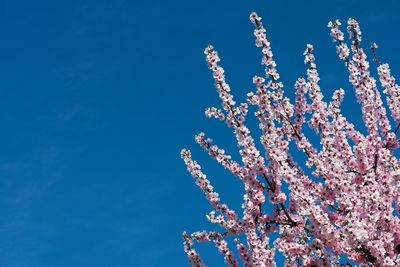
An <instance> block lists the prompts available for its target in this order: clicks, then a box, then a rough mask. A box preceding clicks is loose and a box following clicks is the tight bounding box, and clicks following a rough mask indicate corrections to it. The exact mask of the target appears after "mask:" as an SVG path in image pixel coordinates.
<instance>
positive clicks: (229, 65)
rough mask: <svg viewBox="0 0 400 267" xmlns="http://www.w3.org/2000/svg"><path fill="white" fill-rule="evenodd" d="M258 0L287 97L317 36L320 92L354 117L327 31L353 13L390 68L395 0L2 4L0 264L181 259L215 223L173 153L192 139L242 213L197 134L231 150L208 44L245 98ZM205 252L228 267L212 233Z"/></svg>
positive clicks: (235, 190)
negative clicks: (338, 97) (189, 237)
mask: <svg viewBox="0 0 400 267" xmlns="http://www.w3.org/2000/svg"><path fill="white" fill-rule="evenodd" d="M253 10H255V11H257V12H258V13H259V15H260V16H262V17H263V18H264V20H263V22H264V25H265V27H266V28H267V30H268V36H269V38H270V41H271V42H272V48H273V51H274V54H275V60H276V61H277V63H278V70H279V72H280V74H281V77H282V79H283V81H284V82H285V85H286V91H287V94H288V95H291V96H292V95H293V92H294V90H293V84H294V82H295V79H296V78H297V77H300V76H304V75H305V70H306V69H305V66H304V64H303V56H302V53H303V51H304V49H305V45H306V44H307V43H312V44H314V46H315V54H316V56H317V64H318V66H319V72H320V74H321V78H322V80H321V87H322V90H323V92H325V93H326V97H329V98H330V94H331V93H332V91H333V90H334V89H337V88H339V87H343V88H344V89H345V90H346V92H347V95H346V103H345V107H346V112H347V113H346V115H348V116H349V120H350V121H353V122H355V123H359V116H360V112H359V108H358V106H357V105H354V102H353V101H354V94H353V91H352V89H351V87H350V85H349V83H348V82H347V75H348V74H347V71H346V69H345V67H344V65H343V63H342V62H341V61H340V60H339V59H338V57H337V55H336V52H335V47H334V44H333V43H332V42H331V38H330V36H329V29H328V28H327V27H326V25H327V23H328V21H329V20H331V19H335V18H339V19H341V20H342V21H343V22H344V21H346V20H347V18H348V17H354V18H356V19H357V20H358V21H359V22H360V24H361V27H362V30H363V33H364V36H365V40H366V42H364V47H366V48H367V47H368V45H369V43H370V42H371V41H376V42H377V43H378V45H379V46H380V48H379V50H378V53H379V54H380V56H381V59H382V60H383V61H386V62H389V63H390V64H391V66H392V69H393V73H394V74H395V75H397V77H398V76H399V74H400V71H399V69H400V57H399V51H398V48H399V47H400V43H399V26H400V17H399V16H398V14H399V11H400V2H399V1H395V0H392V1H390V0H381V1H361V0H359V1H354V0H353V1H352V0H346V1H344V0H338V1H319V0H309V1H270V0H247V1H233V0H229V1H228V0H223V1H222V0H221V1H219V0H212V1H211V0H203V1H183V0H172V1H161V0H154V1H144V0H132V1H128V0H113V1H106V0H81V1H77V0H63V1H61V0H60V1H54V0H52V1H50V0H48V1H43V0H38V1H27V0H25V1H22V0H12V1H11V0H8V1H7V0H2V1H0V38H1V41H0V62H1V63H0V266H1V267H67V266H68V267H70V266H74V267H78V266H79V267H80V266H82V267H91V266H93V267H95V266H96V267H97V266H98V267H127V266H139V267H142V266H143V267H145V266H148V267H159V266H186V256H185V254H184V253H183V251H182V240H181V233H182V231H183V230H187V231H189V232H190V231H194V230H202V229H213V228H214V226H213V225H210V224H208V223H207V221H206V218H205V216H204V215H205V213H206V212H208V211H210V206H209V205H208V203H207V202H206V201H205V199H204V197H203V195H202V193H201V192H200V190H199V189H198V188H197V187H196V185H195V184H194V181H193V179H192V178H191V177H190V175H189V174H188V173H187V172H186V170H185V167H184V164H183V162H182V161H181V159H180V156H179V151H180V149H181V148H183V147H187V148H190V149H191V150H192V152H193V155H194V157H195V158H196V159H198V161H199V162H200V163H202V164H203V167H204V170H205V172H206V173H207V174H209V179H210V180H212V181H213V183H214V185H215V188H216V190H217V191H219V192H220V193H221V197H222V199H223V200H224V201H226V202H228V204H230V205H231V206H232V207H235V208H238V209H239V208H240V203H241V198H242V195H241V194H242V187H241V185H240V183H239V182H238V180H237V179H235V177H232V176H231V175H229V174H228V173H227V172H225V171H224V170H223V168H222V167H220V166H219V165H218V164H216V163H215V162H214V161H212V160H211V159H209V158H208V156H207V155H205V153H204V152H203V151H202V150H201V149H200V148H199V147H198V146H197V145H196V143H195V142H194V139H193V137H194V135H195V134H196V133H198V132H199V131H205V132H206V134H208V136H210V137H212V138H213V139H214V140H215V141H216V143H217V144H219V145H221V146H222V147H224V148H225V149H226V150H227V152H229V153H231V154H232V155H233V156H234V157H237V156H238V153H237V151H236V147H235V144H234V137H233V135H232V134H231V130H230V129H227V128H226V127H225V125H224V124H223V123H221V122H217V121H213V120H208V119H206V118H205V117H204V115H203V114H204V108H205V107H208V106H214V105H219V102H218V96H217V94H216V93H215V90H214V88H213V82H212V77H211V75H210V72H209V70H208V69H207V67H206V64H205V62H204V55H203V50H204V48H205V46H206V45H207V44H209V43H212V44H213V45H214V46H215V47H216V49H217V50H218V51H219V52H220V56H221V58H222V65H223V66H224V67H225V69H226V75H227V79H228V82H229V83H230V84H231V87H232V90H233V92H234V94H235V96H236V99H238V100H244V96H245V94H246V93H247V92H249V91H250V90H253V85H252V82H251V78H252V77H253V76H254V75H255V74H258V75H261V74H262V73H263V69H262V67H261V65H260V59H261V53H260V51H259V49H258V48H256V47H255V45H254V38H253V35H252V33H253V28H252V25H251V23H250V22H249V20H248V16H249V14H250V12H251V11H253ZM374 68H375V67H374ZM250 116H251V115H250ZM250 122H251V123H252V125H253V126H254V125H255V121H254V120H253V121H251V119H250ZM251 129H252V131H253V132H254V137H255V138H256V139H257V140H258V133H259V132H258V130H257V128H256V127H252V128H251ZM299 158H300V159H301V156H300V155H299ZM239 212H240V213H241V211H239ZM199 250H200V251H201V252H204V254H205V255H204V259H206V261H207V262H206V263H208V265H209V266H223V261H222V259H221V258H220V257H219V256H218V255H217V252H216V250H215V249H214V248H213V245H200V246H199Z"/></svg>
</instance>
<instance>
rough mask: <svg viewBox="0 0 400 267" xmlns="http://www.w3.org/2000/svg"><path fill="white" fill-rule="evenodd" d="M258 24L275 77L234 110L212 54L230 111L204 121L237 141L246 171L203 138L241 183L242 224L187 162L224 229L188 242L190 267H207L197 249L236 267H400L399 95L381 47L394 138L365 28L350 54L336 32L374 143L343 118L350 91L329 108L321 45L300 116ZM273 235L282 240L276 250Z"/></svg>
mask: <svg viewBox="0 0 400 267" xmlns="http://www.w3.org/2000/svg"><path fill="white" fill-rule="evenodd" d="M250 21H251V22H252V23H253V25H254V28H255V29H254V36H255V38H256V41H255V43H256V46H257V47H260V48H261V51H262V65H263V66H264V72H265V77H259V76H255V77H254V78H253V83H254V85H255V88H256V90H255V91H254V92H250V93H248V94H247V103H240V104H237V103H236V102H235V101H234V99H233V95H232V93H231V89H230V86H229V84H228V83H227V81H226V77H225V73H224V69H223V68H222V67H221V66H220V65H219V62H220V58H219V56H218V53H217V52H216V51H215V50H214V48H213V47H212V46H211V45H210V46H208V47H207V48H206V49H205V55H206V61H207V65H208V67H209V69H210V70H211V71H212V75H213V77H214V85H215V88H216V91H217V93H218V95H219V98H220V100H221V108H216V107H211V108H207V109H206V111H205V114H206V116H207V117H209V118H211V117H213V118H215V119H218V120H220V121H223V122H225V123H226V124H227V125H228V127H231V128H232V129H233V133H234V135H235V138H236V141H237V145H238V148H239V152H240V155H241V162H238V161H235V160H233V159H232V157H231V156H230V155H228V154H227V153H226V152H225V150H224V149H222V148H220V147H219V146H217V145H215V144H213V142H212V140H211V139H210V138H206V136H205V134H204V133H200V134H198V135H197V136H196V138H195V139H196V142H197V143H198V144H199V145H200V146H201V147H202V148H203V149H204V150H205V151H206V152H207V153H208V154H209V155H210V156H211V157H212V158H214V159H215V160H216V161H217V162H218V163H220V164H221V165H222V166H224V168H225V169H227V170H228V171H229V172H230V173H231V174H232V175H234V176H236V177H238V178H239V179H240V181H241V182H243V186H244V191H245V192H244V195H243V204H242V209H243V214H242V215H241V216H239V213H238V212H236V211H234V210H232V209H230V208H229V207H228V205H227V204H224V203H221V200H220V197H219V194H218V193H217V192H215V191H214V188H213V187H212V185H211V182H210V181H209V180H208V179H207V176H206V175H205V174H204V173H203V172H202V171H201V167H200V165H199V164H198V163H197V162H196V161H195V160H193V159H192V156H191V153H190V151H189V150H186V149H184V150H182V152H181V157H182V158H183V160H184V162H185V164H186V166H187V169H188V171H189V173H191V175H192V177H193V178H194V179H195V181H196V184H197V185H198V186H199V187H200V189H201V190H202V191H203V193H204V195H205V197H206V199H207V200H208V201H209V202H210V204H211V206H212V208H213V210H212V211H211V212H209V213H208V214H207V216H206V217H207V219H208V220H209V221H210V222H211V223H215V224H218V225H219V227H221V228H222V229H224V231H223V232H218V231H210V232H206V231H199V232H194V233H192V234H187V233H186V232H184V233H183V239H184V250H185V252H186V253H187V255H188V260H189V263H190V264H191V265H192V266H204V263H203V261H202V260H201V257H200V254H199V253H198V252H197V251H196V250H195V248H194V243H195V242H213V243H214V244H215V245H216V247H217V249H218V251H219V252H220V254H221V255H223V257H224V260H225V263H226V264H227V265H228V266H238V264H239V260H240V261H242V263H243V265H244V266H248V267H249V266H276V262H275V250H276V249H278V250H279V251H280V252H281V253H282V254H283V255H284V256H285V266H310V267H311V266H352V265H351V264H350V263H347V264H346V265H343V264H342V263H341V259H342V257H343V256H346V258H348V259H350V260H352V261H353V262H356V263H358V264H360V266H397V265H398V264H400V259H399V253H400V220H399V217H398V212H399V211H400V190H399V188H400V164H399V160H398V159H397V158H396V157H395V155H394V153H393V150H394V149H396V148H398V142H399V140H398V139H397V137H396V134H397V132H398V129H399V128H400V102H399V101H400V100H399V99H400V98H399V96H400V87H399V86H398V85H397V84H396V83H395V79H394V77H393V76H392V75H391V73H390V68H389V65H388V64H385V63H382V62H381V61H380V60H379V59H378V56H377V54H376V51H375V50H376V48H377V45H376V44H373V45H372V46H371V50H372V53H373V60H374V61H375V62H377V63H378V68H377V71H378V75H379V80H380V83H381V86H382V87H383V93H384V94H385V95H386V102H387V104H388V107H389V110H390V114H391V117H392V118H393V120H394V122H395V123H396V125H397V126H396V128H395V130H394V131H392V130H391V129H392V128H391V125H390V121H389V117H388V115H387V112H386V107H385V105H384V103H383V101H382V97H381V94H380V92H379V89H378V85H377V83H376V80H375V78H374V77H373V76H372V74H371V71H370V65H369V62H368V60H367V55H366V53H365V52H364V51H363V49H362V47H361V44H362V43H361V42H362V37H361V30H360V27H359V25H358V23H357V21H355V20H354V19H349V20H348V22H347V32H348V35H349V38H348V41H349V42H350V45H348V44H347V41H346V38H345V36H344V33H343V32H342V31H341V30H340V26H341V23H340V21H338V20H335V21H332V22H329V24H328V27H329V28H330V34H331V36H332V38H333V41H335V42H336V43H337V45H336V50H337V53H338V56H339V58H340V59H341V60H342V61H344V63H345V66H346V67H347V69H348V71H349V81H350V84H351V85H352V86H353V88H354V91H355V94H356V97H357V101H358V102H359V104H360V107H361V112H362V118H363V121H364V123H365V126H366V129H367V134H366V135H364V134H362V133H361V132H360V131H358V130H356V129H355V126H354V124H352V123H350V122H349V121H348V119H347V118H346V117H345V116H343V114H342V111H341V103H342V102H343V99H344V90H343V89H338V90H336V91H334V93H333V95H332V99H331V101H330V102H326V101H325V100H324V96H323V93H322V90H321V88H320V85H319V80H320V77H319V73H318V70H317V64H316V58H315V56H314V54H313V50H314V47H313V46H312V45H307V47H306V50H305V52H304V63H305V64H306V65H307V72H306V77H305V78H299V79H297V81H296V83H295V85H294V87H295V89H296V92H295V94H296V98H295V101H294V103H293V104H292V103H291V101H290V100H289V98H287V97H285V96H284V85H283V83H282V82H281V81H280V75H279V73H278V71H277V68H276V67H277V64H276V62H275V61H274V59H273V53H272V49H271V45H270V42H269V41H268V38H267V35H266V29H265V28H264V27H263V24H262V22H261V17H259V16H258V15H257V14H256V13H252V14H251V15H250ZM249 105H251V106H255V107H256V112H255V113H254V114H255V116H256V117H257V119H258V120H259V127H260V130H261V136H260V141H261V144H262V146H263V149H264V151H263V152H261V151H260V150H258V149H257V148H256V145H255V141H254V139H253V137H252V135H251V133H250V130H249V129H248V128H247V127H246V125H245V119H246V116H247V114H248V111H249ZM306 125H308V127H310V128H311V129H312V130H314V131H315V132H316V133H317V134H318V136H319V138H320V143H321V145H322V146H321V148H320V149H317V148H316V147H314V146H313V145H312V144H311V142H310V140H309V139H308V137H307V136H306V135H305V134H304V132H303V128H304V127H305V126H306ZM291 142H294V143H295V144H296V146H297V148H298V149H299V150H300V151H302V152H303V153H304V154H305V155H306V157H307V162H306V168H310V169H311V174H312V175H311V176H309V175H307V174H306V173H305V171H304V170H303V169H302V168H301V167H300V166H299V164H298V163H297V162H296V161H295V160H294V159H293V157H292V156H291V153H290V151H289V144H290V143H291ZM318 178H320V179H318ZM283 184H287V185H288V187H289V192H288V193H285V192H283V191H282V189H281V187H282V185H283ZM266 205H271V206H272V207H273V209H272V212H266V211H265V209H263V207H264V206H266ZM396 210H397V213H396ZM272 233H277V234H278V238H276V239H275V240H274V241H273V242H272V241H271V239H270V235H271V234H272ZM239 235H241V236H244V237H245V239H246V243H243V242H241V241H240V240H239V238H237V237H238V236H239ZM227 237H236V238H235V239H234V241H235V244H236V249H237V251H236V253H235V252H233V251H231V250H230V249H229V248H228V243H227V240H226V238H227ZM237 256H238V257H237Z"/></svg>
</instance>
